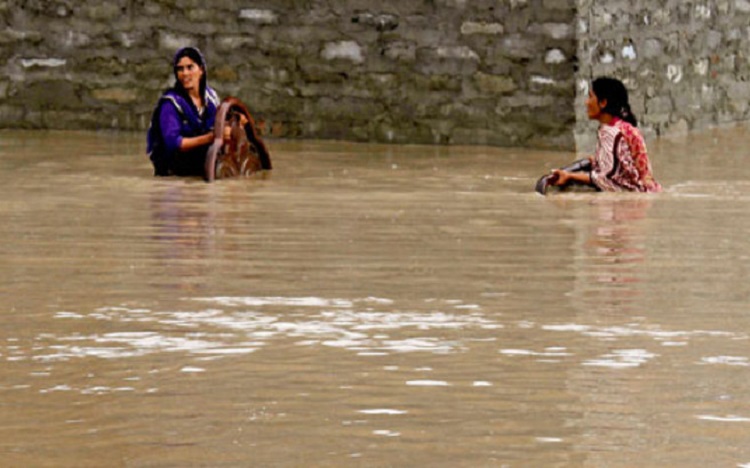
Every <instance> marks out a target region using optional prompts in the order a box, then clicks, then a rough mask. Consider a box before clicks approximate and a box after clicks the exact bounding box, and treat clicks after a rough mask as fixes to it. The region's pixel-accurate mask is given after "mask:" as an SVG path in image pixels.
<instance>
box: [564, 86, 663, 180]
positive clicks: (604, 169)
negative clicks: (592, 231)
mask: <svg viewBox="0 0 750 468" xmlns="http://www.w3.org/2000/svg"><path fill="white" fill-rule="evenodd" d="M586 108H587V111H588V116H589V119H592V120H598V121H599V123H600V125H599V131H598V135H597V145H596V152H595V153H594V156H593V157H592V158H591V169H590V171H584V172H568V171H565V170H562V169H557V170H555V171H553V180H554V182H553V183H554V185H557V186H564V185H567V184H569V183H570V182H578V183H581V184H585V185H591V186H593V187H595V188H596V189H597V190H600V191H604V192H625V191H626V192H661V190H662V188H661V185H660V184H659V183H658V182H657V181H656V179H654V176H653V171H652V169H651V162H650V161H649V159H648V154H647V153H646V144H645V142H644V141H643V135H641V132H640V130H638V128H637V127H638V120H637V119H636V117H635V115H633V111H632V110H631V109H630V102H629V98H628V91H627V89H626V88H625V85H623V84H622V82H621V81H619V80H616V79H614V78H597V79H596V80H594V81H593V83H592V84H591V90H590V91H589V98H588V100H587V101H586Z"/></svg>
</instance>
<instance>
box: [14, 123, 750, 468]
mask: <svg viewBox="0 0 750 468" xmlns="http://www.w3.org/2000/svg"><path fill="white" fill-rule="evenodd" d="M748 141H750V133H748V132H747V130H742V129H726V130H716V131H710V132H705V133H702V134H700V135H694V136H690V137H682V138H673V139H670V140H667V139H662V140H659V141H651V142H649V143H650V150H651V157H652V160H653V165H654V170H655V174H656V176H657V178H658V179H659V180H660V181H661V182H662V184H663V185H664V186H665V192H664V193H662V194H658V195H632V194H631V195H627V194H625V195H622V194H621V195H611V194H610V195H608V194H593V193H568V194H552V195H550V196H548V197H542V196H539V195H536V194H535V193H534V192H533V186H534V182H535V181H536V179H537V178H538V177H539V176H540V175H541V174H542V173H544V172H546V171H548V170H549V169H550V168H552V167H555V166H560V165H563V164H565V163H568V162H570V161H571V160H573V159H575V158H576V156H575V155H574V154H569V153H555V152H534V151H525V150H509V149H498V148H481V147H476V148H447V147H425V146H385V145H364V144H349V143H331V142H283V141H272V142H270V143H269V147H270V149H271V152H272V158H273V162H274V171H273V173H272V174H271V175H270V176H269V177H265V178H260V177H258V178H254V179H238V180H223V181H218V182H216V183H213V184H205V183H204V182H202V181H201V180H197V179H177V178H168V179H156V178H153V177H152V176H151V167H150V164H149V162H148V161H147V160H146V158H145V156H144V155H143V146H144V142H143V137H142V135H131V134H124V135H122V134H120V135H117V134H111V133H46V132H28V133H25V132H15V131H14V132H2V133H0V193H1V194H2V197H1V200H2V201H0V215H2V224H1V225H0V320H1V323H2V327H0V465H2V466H11V467H27V466H35V467H67V466H70V467H73V466H75V467H100V466H122V467H154V466H159V467H162V466H165V467H186V466H211V467H222V466H226V467H235V466H267V467H271V466H273V467H278V466H280V467H297V466H325V467H333V466H336V467H338V466H362V467H386V466H393V467H413V466H425V467H426V466H430V467H485V466H498V467H529V466H534V467H536V466H540V467H541V466H544V467H550V466H556V467H568V466H570V467H603V466H607V467H635V466H637V467H665V466H670V467H671V466H674V467H705V466H727V467H750V443H749V442H750V378H749V377H750V341H749V334H750V301H749V297H748V280H749V279H750V271H749V270H750V236H749V235H748V233H749V232H750V168H749V166H748V164H747V162H748V155H747V150H746V148H747V146H748V145H747V142H748Z"/></svg>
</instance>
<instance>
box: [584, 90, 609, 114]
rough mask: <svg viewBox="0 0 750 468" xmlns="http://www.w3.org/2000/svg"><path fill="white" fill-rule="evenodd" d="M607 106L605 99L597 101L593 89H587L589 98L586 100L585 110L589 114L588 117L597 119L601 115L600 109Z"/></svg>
mask: <svg viewBox="0 0 750 468" xmlns="http://www.w3.org/2000/svg"><path fill="white" fill-rule="evenodd" d="M605 107H607V101H606V100H604V101H601V102H600V101H599V98H598V97H596V94H594V90H593V89H592V90H590V91H589V98H588V99H587V100H586V110H587V111H588V114H589V119H591V120H599V117H601V115H602V109H603V108H605Z"/></svg>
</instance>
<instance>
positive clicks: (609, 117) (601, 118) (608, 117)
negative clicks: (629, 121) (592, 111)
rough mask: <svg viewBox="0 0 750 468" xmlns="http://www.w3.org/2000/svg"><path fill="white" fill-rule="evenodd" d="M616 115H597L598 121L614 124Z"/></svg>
mask: <svg viewBox="0 0 750 468" xmlns="http://www.w3.org/2000/svg"><path fill="white" fill-rule="evenodd" d="M617 120H618V119H617V117H615V116H613V115H612V114H602V115H600V116H599V123H602V124H604V125H614V124H616V123H617Z"/></svg>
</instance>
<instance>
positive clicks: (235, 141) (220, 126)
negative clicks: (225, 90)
mask: <svg viewBox="0 0 750 468" xmlns="http://www.w3.org/2000/svg"><path fill="white" fill-rule="evenodd" d="M242 117H244V120H245V121H246V123H245V124H244V126H243V125H242V120H243V119H242ZM225 127H230V128H231V137H230V139H229V141H226V142H225V141H224V128H225ZM267 170H271V156H270V155H269V153H268V149H267V148H266V145H265V143H263V140H262V139H261V138H260V135H259V134H258V131H257V128H256V126H255V119H253V116H252V115H251V114H250V111H249V110H248V109H247V106H245V105H244V104H243V103H242V101H240V100H239V99H237V98H234V97H228V98H226V99H224V100H223V101H221V104H220V105H219V108H218V109H217V111H216V123H215V124H214V142H213V143H212V144H211V146H210V147H209V149H208V153H207V154H206V164H205V178H206V181H207V182H212V181H214V180H215V179H224V178H228V177H239V176H248V175H250V174H253V173H255V172H258V171H267Z"/></svg>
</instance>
